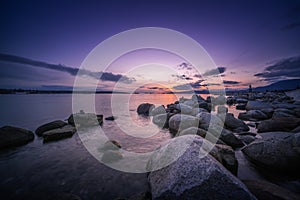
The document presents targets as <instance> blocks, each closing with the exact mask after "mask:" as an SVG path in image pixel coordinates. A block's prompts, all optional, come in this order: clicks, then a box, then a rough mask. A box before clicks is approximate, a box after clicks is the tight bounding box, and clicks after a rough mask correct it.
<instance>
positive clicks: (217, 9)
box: [0, 0, 300, 91]
mask: <svg viewBox="0 0 300 200" xmlns="http://www.w3.org/2000/svg"><path fill="white" fill-rule="evenodd" d="M0 5H1V6H0V22H1V25H2V28H1V32H0V44H1V45H0V77H1V79H0V88H32V89H51V88H52V89H53V88H67V87H68V88H70V87H72V86H73V84H74V79H75V76H76V74H77V73H78V72H80V73H79V74H81V75H82V76H83V77H88V78H93V79H98V80H99V82H97V84H98V87H99V88H101V89H103V90H106V89H107V90H111V89H113V88H114V87H115V85H116V84H117V83H118V82H120V84H119V86H120V85H121V86H120V87H121V88H123V89H124V88H126V87H127V88H130V87H131V88H136V87H139V88H140V89H145V88H146V89H147V88H152V89H153V90H155V88H157V89H158V90H162V89H161V86H162V85H164V87H165V88H170V89H173V90H178V91H181V90H185V89H187V87H186V86H188V88H189V87H192V88H193V89H196V90H198V89H200V90H201V89H205V88H206V87H207V85H214V84H215V85H217V84H216V83H214V82H211V80H212V79H213V77H216V76H217V77H218V78H219V79H220V78H221V79H222V81H223V83H224V86H225V87H229V88H241V87H248V85H249V84H252V85H253V86H254V87H256V86H261V85H267V84H270V83H272V82H276V81H279V80H285V79H293V78H300V36H299V35H300V1H292V0H287V1H283V0H282V1H275V0H274V1H253V0H252V1H246V0H245V1H225V2H224V1H189V0H187V1H174V0H173V1H155V0H154V1H126V0H124V1H121V0H119V1H115V0H112V1H76V0H72V1H71V0H63V1H37V0H36V1H32V0H27V1H14V0H11V1H8V0H7V1H6V0H4V1H1V4H0ZM140 27H162V28H168V29H172V30H175V31H179V32H181V33H183V34H185V35H187V36H189V37H191V38H192V39H194V40H195V41H197V42H198V43H199V44H200V45H202V47H203V48H204V49H205V50H206V52H207V53H208V54H209V55H210V57H211V58H212V60H213V61H214V63H215V65H216V68H215V69H212V70H206V71H203V73H202V74H199V73H197V72H196V71H195V70H194V69H195V66H192V65H190V63H189V61H188V60H185V59H183V58H182V57H180V55H173V54H172V53H170V52H164V51H161V50H155V49H141V50H139V51H135V52H131V53H128V54H126V55H122V56H121V57H120V58H118V59H116V60H115V61H114V62H113V63H112V64H111V65H110V66H109V67H108V68H107V69H106V71H90V70H85V71H78V68H79V67H80V66H81V64H82V62H83V61H84V59H85V58H86V56H87V55H88V54H89V53H90V52H91V51H92V50H93V49H94V48H95V47H96V46H97V45H98V44H99V43H101V42H103V41H104V40H106V39H107V38H109V37H111V36H113V35H115V34H118V33H120V32H123V31H126V30H130V29H133V28H140ZM129 42H130V41H129ZM120 45H122V44H120ZM143 64H144V65H145V66H144V67H142V68H141V69H139V70H133V69H136V66H137V65H143ZM158 72H159V73H158ZM160 74H164V76H163V77H160V76H161V75H160ZM151 81H152V82H156V83H159V84H158V85H160V86H157V84H153V83H151ZM144 83H147V84H148V86H144ZM87 86H88V84H87Z"/></svg>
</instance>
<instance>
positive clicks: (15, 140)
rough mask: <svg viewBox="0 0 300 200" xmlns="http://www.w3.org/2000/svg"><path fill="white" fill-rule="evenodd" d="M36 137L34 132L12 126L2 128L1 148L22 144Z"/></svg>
mask: <svg viewBox="0 0 300 200" xmlns="http://www.w3.org/2000/svg"><path fill="white" fill-rule="evenodd" d="M33 139H34V134H33V132H31V131H29V130H26V129H23V128H17V127H12V126H3V127H1V128H0V149H4V148H10V147H16V146H21V145H24V144H27V143H28V142H30V141H32V140H33Z"/></svg>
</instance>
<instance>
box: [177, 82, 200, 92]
mask: <svg viewBox="0 0 300 200" xmlns="http://www.w3.org/2000/svg"><path fill="white" fill-rule="evenodd" d="M203 81H204V80H198V81H195V82H192V83H185V84H181V85H176V86H174V87H173V89H175V90H190V89H191V88H199V87H202V86H204V85H202V84H201V83H202V82H203Z"/></svg>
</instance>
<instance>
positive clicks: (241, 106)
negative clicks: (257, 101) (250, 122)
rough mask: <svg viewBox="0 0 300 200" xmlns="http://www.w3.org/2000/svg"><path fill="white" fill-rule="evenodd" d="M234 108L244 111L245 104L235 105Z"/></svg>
mask: <svg viewBox="0 0 300 200" xmlns="http://www.w3.org/2000/svg"><path fill="white" fill-rule="evenodd" d="M235 108H236V109H237V110H246V104H237V105H236V106H235Z"/></svg>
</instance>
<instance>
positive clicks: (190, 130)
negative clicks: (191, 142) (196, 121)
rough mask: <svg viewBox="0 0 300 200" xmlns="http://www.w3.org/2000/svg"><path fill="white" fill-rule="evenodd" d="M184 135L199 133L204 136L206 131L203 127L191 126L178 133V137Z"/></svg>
mask: <svg viewBox="0 0 300 200" xmlns="http://www.w3.org/2000/svg"><path fill="white" fill-rule="evenodd" d="M183 135H199V136H201V137H203V138H204V137H205V136H206V131H205V130H203V129H201V128H197V127H190V128H187V129H184V130H183V131H180V132H179V133H177V134H176V137H179V136H183Z"/></svg>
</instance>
